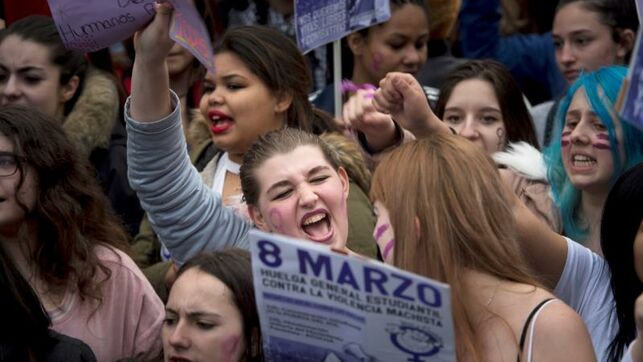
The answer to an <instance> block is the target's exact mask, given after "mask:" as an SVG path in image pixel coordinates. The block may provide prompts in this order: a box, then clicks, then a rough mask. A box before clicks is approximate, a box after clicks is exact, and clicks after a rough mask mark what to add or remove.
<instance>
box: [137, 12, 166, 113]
mask: <svg viewBox="0 0 643 362" xmlns="http://www.w3.org/2000/svg"><path fill="white" fill-rule="evenodd" d="M154 9H155V10H156V15H155V16H154V19H153V20H152V22H151V23H150V24H149V25H148V26H146V27H145V28H143V29H142V30H140V31H138V32H137V33H136V34H135V35H134V49H135V50H136V57H135V58H134V67H133V69H132V95H131V99H130V112H131V115H132V117H133V118H134V119H136V120H137V121H139V122H153V121H156V120H159V119H162V118H165V117H167V116H168V115H169V114H170V112H172V107H171V104H170V78H169V75H168V72H167V65H166V63H165V58H166V57H167V55H168V53H169V52H170V48H172V45H173V44H174V42H173V41H172V39H170V36H169V31H170V21H171V19H172V12H173V10H172V6H171V5H170V4H169V3H159V2H155V3H154Z"/></svg>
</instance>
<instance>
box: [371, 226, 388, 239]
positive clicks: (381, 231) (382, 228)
mask: <svg viewBox="0 0 643 362" xmlns="http://www.w3.org/2000/svg"><path fill="white" fill-rule="evenodd" d="M388 229H389V225H388V224H384V225H382V226H380V227H378V228H377V230H375V235H373V236H374V237H375V241H379V240H380V238H381V237H382V235H384V233H385V232H386V230H388Z"/></svg>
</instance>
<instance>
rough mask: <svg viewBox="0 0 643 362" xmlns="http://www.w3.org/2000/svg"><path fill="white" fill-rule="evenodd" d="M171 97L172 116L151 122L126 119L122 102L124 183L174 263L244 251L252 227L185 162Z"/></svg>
mask: <svg viewBox="0 0 643 362" xmlns="http://www.w3.org/2000/svg"><path fill="white" fill-rule="evenodd" d="M170 93H171V98H172V105H173V110H172V113H171V114H170V115H168V116H167V117H165V118H163V119H160V120H158V121H155V122H151V123H143V122H137V121H136V120H134V119H133V118H132V117H131V116H130V112H129V109H130V101H131V98H130V99H128V100H127V102H126V104H125V120H126V122H127V134H128V139H127V164H128V178H129V182H130V184H131V186H132V188H133V189H134V191H136V193H137V194H138V197H139V199H140V201H141V206H142V207H143V209H144V210H145V211H146V212H147V214H148V216H149V219H150V223H151V224H152V227H153V228H154V231H156V233H157V234H158V236H159V239H160V240H161V242H162V243H163V244H164V245H165V246H166V247H167V248H168V250H169V251H170V253H171V254H172V258H173V259H174V261H175V262H176V263H177V264H178V265H181V264H183V263H184V262H186V261H187V260H188V259H190V258H191V257H193V256H195V255H197V254H199V253H200V252H201V251H203V250H220V249H224V248H227V247H239V248H244V249H248V248H249V243H248V240H247V237H246V236H247V233H248V231H249V230H250V228H251V227H252V225H250V224H249V223H248V222H246V221H245V220H243V219H242V218H240V217H239V216H237V215H236V214H235V213H234V211H232V210H230V209H228V208H226V207H224V206H223V204H222V203H221V198H220V196H219V195H217V194H216V193H215V192H213V191H212V190H211V189H210V188H208V187H207V186H206V185H205V184H204V183H203V181H202V180H201V177H200V176H199V173H198V171H197V170H196V169H195V168H194V166H192V164H191V163H190V158H189V156H188V152H187V147H186V143H185V139H184V136H183V130H182V126H181V108H180V104H179V100H178V98H177V96H176V94H174V92H171V91H170Z"/></svg>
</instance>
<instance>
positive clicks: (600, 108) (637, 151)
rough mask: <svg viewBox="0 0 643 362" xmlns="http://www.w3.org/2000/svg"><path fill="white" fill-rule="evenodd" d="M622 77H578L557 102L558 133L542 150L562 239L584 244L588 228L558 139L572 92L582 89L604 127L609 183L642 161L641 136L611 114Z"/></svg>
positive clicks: (604, 71)
mask: <svg viewBox="0 0 643 362" xmlns="http://www.w3.org/2000/svg"><path fill="white" fill-rule="evenodd" d="M626 75H627V68H626V67H622V66H611V67H605V68H601V69H599V70H597V71H595V72H590V73H584V74H582V75H581V76H580V77H579V78H578V79H577V80H576V82H574V84H572V86H571V87H570V89H569V90H568V92H567V95H566V96H565V98H563V100H562V101H561V102H560V105H559V107H558V112H557V115H556V116H557V117H558V118H559V119H560V120H561V121H560V122H557V123H558V129H557V130H556V132H555V134H556V136H555V138H554V139H553V140H552V142H551V144H550V146H549V147H547V148H546V149H545V150H544V156H545V163H546V164H547V178H548V180H549V183H550V185H551V190H552V194H553V197H554V202H555V203H556V206H558V207H559V208H560V211H561V215H562V219H563V227H564V230H565V235H567V236H569V237H570V238H572V239H574V240H577V241H582V240H585V238H586V237H587V233H588V227H587V225H586V224H585V222H583V220H581V219H580V216H579V213H580V208H581V202H580V201H581V192H580V190H578V189H577V188H576V187H574V185H573V184H572V183H571V181H570V180H569V177H567V173H566V172H565V168H564V167H563V160H562V156H561V149H560V139H561V133H562V130H563V127H564V126H565V117H566V114H567V110H568V109H569V105H570V103H571V101H572V98H573V97H574V94H576V91H578V90H579V89H580V88H583V89H584V90H585V93H586V95H587V101H588V103H589V105H590V106H591V107H592V109H593V110H594V113H596V115H597V116H598V118H599V119H600V120H601V122H602V123H603V124H604V125H605V127H607V131H608V134H609V142H610V147H611V149H612V159H613V162H614V173H613V174H612V182H614V181H616V179H617V178H618V177H619V176H620V175H621V174H622V173H623V172H625V171H626V170H628V169H629V168H631V167H633V166H635V165H636V164H637V163H639V162H641V161H643V132H642V131H641V130H639V129H637V128H636V127H635V126H633V125H631V124H630V123H629V122H626V121H624V120H623V119H622V118H621V117H620V116H619V115H618V114H617V112H616V111H615V110H614V104H615V103H616V99H617V98H618V95H619V91H620V88H621V85H622V84H623V79H625V76H626ZM616 118H618V119H619V121H620V125H621V129H622V134H623V137H622V138H623V139H622V143H623V150H624V153H623V154H621V152H620V149H619V146H618V142H617V140H616V131H615V129H614V119H616Z"/></svg>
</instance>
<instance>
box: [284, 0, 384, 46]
mask: <svg viewBox="0 0 643 362" xmlns="http://www.w3.org/2000/svg"><path fill="white" fill-rule="evenodd" d="M390 18H391V8H390V4H389V0H295V27H296V29H297V31H296V32H297V45H298V46H299V49H300V50H301V51H302V52H304V53H305V52H307V51H309V50H312V49H314V48H317V47H319V46H322V45H324V44H328V43H331V42H333V41H335V40H339V39H341V38H343V37H344V36H346V35H348V34H350V33H352V32H355V31H358V30H360V29H364V28H368V27H370V26H373V25H375V24H379V23H382V22H385V21H387V20H388V19H390Z"/></svg>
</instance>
